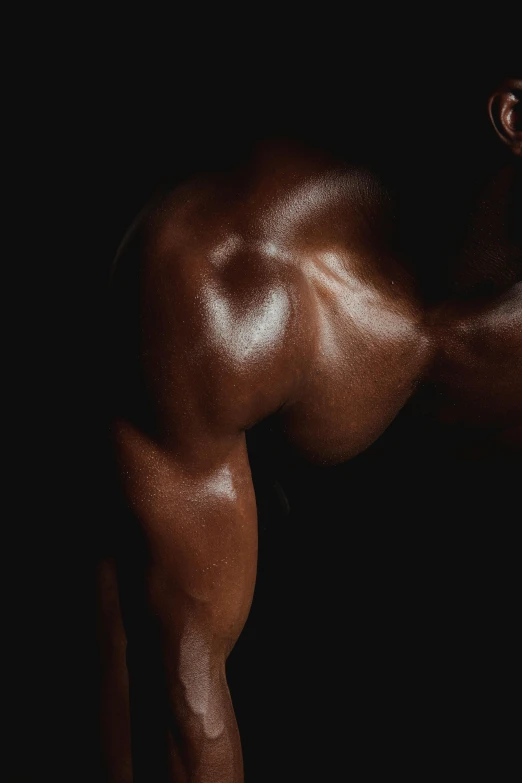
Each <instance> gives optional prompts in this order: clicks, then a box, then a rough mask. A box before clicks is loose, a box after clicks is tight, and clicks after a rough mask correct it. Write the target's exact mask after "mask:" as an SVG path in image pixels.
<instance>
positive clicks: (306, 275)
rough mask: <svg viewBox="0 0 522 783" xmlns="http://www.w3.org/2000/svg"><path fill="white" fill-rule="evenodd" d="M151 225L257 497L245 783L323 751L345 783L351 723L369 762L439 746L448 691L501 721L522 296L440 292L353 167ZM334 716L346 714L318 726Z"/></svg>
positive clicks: (276, 175) (245, 651) (520, 392)
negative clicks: (490, 674)
mask: <svg viewBox="0 0 522 783" xmlns="http://www.w3.org/2000/svg"><path fill="white" fill-rule="evenodd" d="M194 205H195V206H194ZM161 209H162V210H163V212H164V213H165V214H167V215H168V214H169V211H172V213H173V214H174V217H173V219H172V222H171V223H169V225H168V226H167V230H166V231H165V232H164V237H163V238H162V239H161V242H164V245H165V247H167V252H166V253H164V259H165V260H162V261H161V264H171V263H173V264H174V263H177V262H176V261H175V260H171V259H175V257H176V253H177V252H178V251H179V252H181V249H182V248H184V247H187V249H188V250H187V252H189V256H190V258H191V261H190V264H188V266H187V268H186V270H182V273H181V274H182V276H184V277H182V278H181V279H182V284H183V286H184V279H185V277H187V278H188V277H189V278H190V285H187V287H186V288H183V292H184V293H183V297H184V298H183V301H182V299H181V294H180V293H179V290H180V289H181V288H182V286H180V285H177V288H176V289H173V290H172V291H170V292H169V291H168V292H167V295H168V296H169V299H170V298H171V299H172V303H173V304H172V307H173V308H176V307H177V308H179V309H180V312H182V317H183V319H184V320H185V321H186V319H187V317H188V316H187V312H189V313H190V312H194V317H197V318H199V319H201V320H202V322H203V323H204V324H205V329H206V331H205V334H207V335H208V339H207V338H205V339H203V340H202V341H200V342H199V343H197V344H195V345H189V346H188V349H189V350H190V351H191V352H192V353H193V355H194V357H195V361H196V360H198V361H199V360H200V357H204V356H206V355H207V352H208V351H210V350H211V351H214V353H213V354H212V356H217V360H216V364H214V363H213V364H211V365H210V370H211V372H212V374H213V376H215V375H216V374H217V373H223V374H224V377H225V378H226V395H225V396H226V397H227V405H228V403H229V402H230V395H232V403H233V404H232V408H233V409H234V408H236V409H237V410H238V411H239V413H238V420H239V421H240V422H241V423H242V427H243V428H244V429H245V430H246V437H247V444H248V448H249V456H250V462H251V469H252V476H253V480H254V486H255V489H256V496H257V501H258V515H259V530H260V558H259V576H258V583H257V587H256V594H255V597H254V605H253V610H252V613H251V615H250V618H249V620H248V622H247V626H246V628H245V631H244V633H243V635H242V636H241V637H240V640H239V642H238V643H237V645H236V648H235V650H234V651H233V653H232V655H231V658H230V661H229V681H230V687H231V691H232V695H233V699H234V704H235V707H236V712H237V715H238V721H239V725H240V727H241V733H242V738H243V746H244V753H245V760H246V767H247V779H250V780H252V781H254V780H256V779H259V780H262V779H268V777H270V775H272V778H271V779H274V780H285V781H286V780H293V779H298V778H299V776H300V775H303V774H304V773H305V772H306V771H308V772H310V770H312V771H313V770H314V769H315V766H314V765H315V764H316V763H317V765H318V766H317V769H318V770H320V773H319V772H318V773H317V775H320V774H321V775H323V776H324V775H325V774H326V773H325V771H324V770H325V766H324V765H325V757H324V751H323V750H322V749H324V748H328V747H333V750H332V751H331V762H332V764H333V769H336V768H337V769H338V768H339V766H338V765H339V754H340V755H341V756H342V754H343V743H345V742H347V740H346V736H345V734H344V733H345V732H346V729H347V727H348V730H349V732H350V739H349V742H348V746H349V748H348V750H349V752H350V754H356V755H357V754H358V755H360V756H361V758H362V757H364V758H370V756H372V754H373V751H372V748H371V738H372V737H378V738H379V742H380V743H381V747H382V748H383V752H385V753H393V752H396V753H397V755H398V757H400V758H401V759H404V758H410V751H411V746H412V743H413V744H414V745H415V747H416V748H420V749H421V750H422V748H423V747H424V745H423V743H424V744H425V748H426V750H425V754H428V755H429V754H433V753H434V752H435V750H434V749H436V748H437V747H442V746H444V747H445V748H447V747H448V742H449V740H448V734H450V735H452V736H454V737H456V736H457V735H458V732H459V730H460V729H459V719H458V715H456V714H455V711H454V710H453V713H452V714H449V713H448V711H447V710H445V704H447V703H450V702H451V701H452V700H454V699H455V698H456V697H455V694H457V702H458V703H459V704H462V705H465V706H463V707H462V715H463V716H464V717H463V721H464V722H465V723H466V725H467V726H469V725H471V724H470V721H471V722H473V720H475V719H476V720H477V722H479V721H480V720H481V719H482V718H483V717H484V715H485V712H484V710H485V708H484V704H485V702H486V701H489V702H490V703H491V704H492V706H491V708H490V707H488V708H487V709H488V710H489V709H492V710H495V709H498V705H497V706H495V705H494V704H493V702H494V697H493V696H491V694H490V693H489V691H493V690H494V688H493V686H494V683H493V681H492V680H491V678H490V679H489V680H488V681H487V682H486V683H485V684H484V677H483V674H481V673H482V672H483V671H484V668H485V667H486V666H489V667H490V666H493V667H494V669H495V671H498V668H499V666H500V665H501V660H505V657H504V658H503V656H505V654H506V648H507V646H508V641H509V640H508V637H509V632H510V631H509V629H510V627H511V626H510V625H509V622H508V618H509V615H510V613H511V612H512V610H513V591H512V587H511V582H510V580H511V577H512V573H513V572H512V570H511V568H510V567H508V566H507V565H506V563H507V559H506V553H507V554H509V553H510V552H512V551H513V550H514V541H515V527H516V519H517V517H516V512H513V498H514V497H515V495H516V481H517V479H516V474H517V465H518V463H519V462H520V459H521V455H522V328H521V327H522V288H521V284H520V283H517V284H515V285H511V286H508V287H505V288H503V289H502V290H497V291H495V292H492V293H491V294H488V295H484V294H481V295H480V296H475V295H467V296H457V295H454V294H453V295H441V296H430V295H429V274H428V275H426V274H424V275H423V280H422V282H421V281H420V279H419V278H418V276H417V274H416V270H417V269H418V268H419V266H420V265H422V248H418V253H419V254H420V256H418V257H417V258H414V259H413V260H412V258H411V254H410V253H406V252H405V251H404V249H403V248H402V246H401V242H400V237H399V236H398V233H399V232H397V230H396V226H395V223H394V220H395V211H394V205H393V203H392V202H390V200H389V199H388V197H387V196H386V195H383V194H382V192H381V190H380V186H379V183H378V182H376V181H375V179H373V178H372V177H371V176H369V175H368V174H367V173H365V172H361V171H359V170H346V169H341V168H335V167H329V166H323V165H322V164H317V163H313V165H312V164H310V165H308V164H307V163H305V164H302V165H301V164H299V165H296V166H294V165H289V164H287V163H286V162H284V161H283V163H281V165H280V166H279V162H278V161H277V160H276V161H275V162H273V165H272V168H270V167H266V166H265V167H264V168H263V167H261V170H259V169H256V171H255V175H254V176H251V177H250V176H245V177H244V178H238V179H233V180H231V181H230V182H228V183H227V184H226V185H225V186H222V185H221V184H220V183H218V184H217V185H215V184H214V183H212V184H211V185H210V186H207V185H205V186H204V187H203V195H201V191H200V189H199V186H197V185H196V186H194V187H189V188H188V189H185V190H182V191H180V193H178V194H177V195H175V196H174V197H173V198H171V197H169V198H167V200H166V201H165V202H163V205H162V207H161ZM180 212H181V218H180V219H181V221H182V222H184V224H185V225H186V226H188V228H186V230H185V232H184V234H183V236H182V237H181V239H179V240H178V239H177V238H176V241H175V243H174V244H175V245H176V253H170V247H171V244H172V240H171V234H172V233H173V232H174V234H175V233H176V231H177V229H176V221H177V220H178V218H179V214H180ZM172 225H173V226H174V228H173V229H172V228H171V226H172ZM161 242H159V244H160V245H161ZM161 272H162V268H161V266H160V273H161ZM177 274H178V273H177V272H176V275H177ZM168 279H169V277H168V274H167V275H165V280H168ZM179 279H180V278H179V277H177V278H176V280H179ZM426 280H428V286H426ZM427 288H428V293H427ZM187 292H188V294H190V298H191V300H192V301H193V302H195V303H196V304H195V305H194V307H195V309H194V311H191V310H189V311H187V310H185V306H186V301H185V300H186V299H187V296H188V294H187ZM213 361H214V360H213ZM289 368H290V369H289ZM205 372H206V371H205ZM198 377H199V378H200V381H199V383H200V384H201V388H204V385H205V383H206V381H205V378H206V375H205V373H202V374H201V375H198ZM200 391H201V390H200V389H199V387H198V388H197V389H194V390H193V392H194V394H195V395H198V394H199V393H200ZM251 399H253V400H254V402H252V403H251V402H250V400H251ZM209 404H210V405H211V408H212V410H211V414H212V416H215V415H218V414H216V413H215V411H218V413H219V410H220V409H221V407H220V406H222V404H224V403H222V400H221V399H218V400H217V401H216V400H215V399H214V398H212V399H211V400H210V403H209ZM227 411H229V408H227ZM227 415H229V414H228V413H227ZM480 677H482V686H481V689H480V692H478V691H477V690H476V682H477V679H478V678H480ZM486 679H487V678H486ZM479 696H480V698H482V699H483V700H484V701H483V702H482V703H480V699H479ZM337 702H339V703H341V704H342V705H345V708H346V710H347V714H346V715H345V716H344V717H343V718H342V719H338V720H336V721H335V722H334V723H332V721H331V720H330V722H329V723H326V722H323V721H322V718H321V715H322V714H323V713H324V714H327V715H328V714H330V713H331V709H332V705H333V704H335V703H337ZM452 703H454V701H453V702H452ZM274 704H277V708H276V709H274ZM253 705H255V707H254V706H253ZM450 712H451V711H450ZM486 712H487V710H486ZM472 713H473V715H472ZM440 714H444V715H445V718H444V720H445V724H444V725H441V724H440V722H439V719H438V717H437V716H438V715H440ZM290 716H291V717H290ZM480 716H482V718H481V717H480ZM267 727H270V729H269V734H270V737H269V739H268V738H267ZM267 743H268V744H269V746H270V752H267V750H266V748H267ZM368 743H369V744H368ZM450 744H451V743H450ZM304 746H306V747H309V748H310V750H311V751H312V750H315V751H317V752H315V753H314V752H310V753H303V747H304ZM278 748H279V749H280V750H281V753H282V754H284V758H285V759H286V760H285V762H284V765H283V766H282V767H281V770H282V771H281V774H280V777H279V778H274V777H273V769H274V767H273V759H274V758H275V757H276V756H277V749H278ZM347 752H348V751H347ZM372 757H373V756H372ZM263 759H264V760H265V761H263ZM264 763H265V767H266V768H265V767H263V764H264ZM283 770H284V771H283ZM256 774H257V775H258V777H257V778H256ZM423 774H424V773H423ZM317 775H316V778H317V779H320V777H317ZM267 776H268V777H267Z"/></svg>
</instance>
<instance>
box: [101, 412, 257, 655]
mask: <svg viewBox="0 0 522 783" xmlns="http://www.w3.org/2000/svg"><path fill="white" fill-rule="evenodd" d="M115 432H116V435H115V442H116V450H117V458H118V463H119V468H120V475H121V480H122V483H123V490H124V495H125V498H126V501H127V504H128V506H129V509H130V511H131V514H132V517H133V518H134V520H135V521H136V522H137V526H138V529H139V531H140V534H141V538H142V540H143V546H144V548H145V550H146V551H145V552H144V557H145V569H144V582H145V583H144V585H143V588H144V590H145V593H146V600H147V604H148V606H149V608H150V611H151V612H152V613H153V615H154V616H156V617H157V618H158V620H159V622H160V625H161V634H162V638H163V640H164V644H165V645H166V646H167V647H168V648H171V651H172V652H174V651H175V650H179V647H180V645H181V643H182V640H183V638H184V635H186V633H189V634H193V630H192V631H190V630H189V626H190V628H192V629H194V628H195V627H197V628H199V629H200V631H201V633H202V634H204V635H205V636H206V637H207V638H206V642H207V643H210V644H212V646H213V647H215V652H216V654H218V655H219V654H224V655H225V656H226V655H228V653H229V652H230V650H231V649H232V646H233V645H234V643H235V641H236V639H237V637H238V635H239V633H240V632H241V629H242V627H243V625H244V622H245V620H246V617H247V615H248V611H249V608H250V604H251V600H252V594H253V589H254V582H255V572H256V563H257V519H256V505H255V496H254V490H253V486H252V479H251V474H250V467H249V464H248V456H247V452H246V444H245V438H244V434H238V435H236V436H235V437H234V438H233V439H230V440H227V441H226V442H225V441H223V442H219V443H216V442H210V441H209V443H208V444H207V446H206V448H204V449H198V454H199V455H200V454H204V458H201V456H198V457H180V456H179V455H173V454H172V453H169V452H168V451H166V450H165V449H164V448H162V447H160V446H159V445H158V444H156V443H154V442H153V441H151V440H150V439H148V438H147V437H146V436H144V435H143V434H142V433H140V432H139V431H138V430H136V429H135V428H134V427H132V426H131V425H129V424H121V423H119V424H118V427H117V428H116V429H115ZM130 568H132V566H130ZM127 570H128V569H127ZM174 657H177V656H174Z"/></svg>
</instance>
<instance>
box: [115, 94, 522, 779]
mask: <svg viewBox="0 0 522 783" xmlns="http://www.w3.org/2000/svg"><path fill="white" fill-rule="evenodd" d="M521 91H522V81H521V80H520V79H511V80H507V81H506V82H505V83H504V84H503V85H500V86H499V88H498V89H497V90H495V92H494V93H493V94H492V95H491V96H490V100H489V103H488V111H489V116H490V120H491V124H492V126H493V128H494V130H495V133H496V136H497V137H498V145H499V147H502V153H501V156H502V157H501V164H500V165H498V166H496V167H495V169H494V171H492V170H490V169H489V168H487V167H486V166H485V167H484V169H485V172H486V173H485V174H484V181H483V184H482V186H481V187H480V188H476V189H475V191H474V193H473V198H472V199H471V202H468V203H465V204H463V205H462V214H461V217H460V224H461V226H462V230H461V231H460V233H459V241H458V243H454V245H453V246H451V247H450V244H451V243H450V240H451V239H452V238H453V236H454V235H453V234H452V233H451V231H449V229H448V230H447V232H446V234H445V226H444V223H443V221H442V220H440V222H439V223H438V225H437V222H436V221H435V218H432V219H433V221H434V222H433V223H432V229H433V235H434V237H435V239H434V242H436V243H437V247H440V248H443V247H445V236H446V235H447V237H448V238H449V239H448V242H447V245H446V249H447V250H448V253H447V259H448V260H447V261H441V262H440V263H439V264H438V265H437V266H436V267H435V266H434V267H433V270H434V271H433V277H432V278H431V277H430V267H429V264H428V263H424V259H423V253H422V247H421V246H416V245H415V243H413V246H412V245H408V244H407V243H405V242H404V241H403V234H404V226H403V222H404V221H405V223H406V225H407V224H408V219H407V216H408V215H409V214H414V211H415V210H417V209H418V205H417V204H416V203H415V202H416V194H412V195H411V203H406V204H405V203H403V202H402V201H401V200H400V198H399V196H398V195H397V192H396V191H395V190H394V189H393V187H390V186H389V183H388V182H387V181H385V179H384V178H381V177H379V176H378V175H377V174H376V173H375V172H374V171H372V170H371V169H369V168H365V167H362V166H350V165H347V164H346V163H345V162H344V161H339V160H337V159H334V158H329V157H328V156H326V155H323V154H319V153H318V152H317V151H314V150H312V151H310V152H308V151H306V150H303V149H301V148H297V147H296V148H292V147H291V145H287V144H281V145H278V144H267V145H265V146H264V147H260V149H259V150H258V151H257V152H256V154H255V155H254V157H253V158H252V160H250V161H249V162H248V163H247V164H243V167H242V168H241V169H238V170H234V171H230V172H229V173H228V174H227V175H223V174H221V175H212V176H210V175H209V176H208V177H201V178H199V179H197V180H194V181H189V182H188V183H185V184H183V185H181V186H179V187H178V188H177V189H176V190H174V191H173V192H170V193H167V194H166V195H163V196H161V197H160V198H158V199H157V200H156V201H154V202H153V203H151V204H150V205H149V206H148V207H147V208H146V209H145V210H144V211H143V212H142V213H141V215H140V216H139V218H138V220H137V221H136V223H135V224H134V226H133V227H132V229H131V231H130V232H129V233H128V235H127V237H126V239H125V241H124V242H123V244H122V246H121V248H120V251H119V254H118V257H117V259H116V262H115V267H114V270H113V275H112V280H111V290H110V310H111V328H110V335H109V339H110V364H111V368H110V373H111V387H110V408H111V410H110V415H111V442H112V445H113V451H114V464H115V476H116V480H117V481H118V483H119V487H120V492H121V498H122V505H123V507H124V509H125V511H124V514H123V520H124V521H123V523H122V524H121V525H120V528H119V530H120V533H119V536H120V538H119V544H118V552H117V554H116V557H115V561H114V563H111V565H110V569H112V571H111V573H112V574H113V578H115V576H114V575H115V574H116V572H117V573H118V579H119V595H120V597H119V600H120V602H121V612H122V617H123V626H124V630H123V626H121V623H120V624H119V625H118V630H117V631H115V633H118V634H119V636H118V638H119V639H120V640H121V639H122V638H123V634H124V635H125V639H126V641H127V643H128V657H127V662H125V661H122V660H121V657H122V656H121V653H120V659H119V663H118V662H117V661H116V662H115V663H114V667H115V671H118V672H119V680H118V681H119V682H120V681H122V677H121V672H122V669H123V668H124V667H126V665H128V677H129V682H130V686H129V687H130V694H131V695H130V708H128V714H129V715H130V718H129V717H127V718H125V719H121V721H119V722H118V727H119V728H118V731H119V733H118V737H119V739H118V740H117V741H116V740H111V738H110V736H109V737H108V739H107V743H106V744H107V747H108V748H109V750H108V751H107V753H108V755H109V756H110V755H111V753H112V754H113V756H117V755H119V756H120V757H121V756H123V755H127V756H128V757H129V758H128V759H127V762H126V763H125V764H120V765H118V764H116V763H113V764H112V767H111V769H112V770H113V771H112V772H111V778H110V779H111V781H113V783H127V781H129V780H130V777H129V775H130V768H131V766H132V765H133V766H134V782H135V783H140V781H142V780H148V781H150V783H152V779H151V778H150V777H147V774H148V773H147V765H148V763H150V761H148V759H150V754H151V752H152V751H151V749H150V747H148V746H147V742H148V740H147V736H146V734H147V732H146V731H145V730H144V729H143V726H142V723H141V719H140V717H139V716H138V717H136V715H135V714H133V681H134V682H135V683H138V685H137V686H135V687H136V692H137V691H138V690H139V688H140V687H142V686H141V685H139V683H141V684H142V685H143V684H144V683H145V685H143V687H146V683H147V682H148V679H149V678H150V671H151V661H154V662H155V665H156V666H157V671H155V675H154V676H155V677H156V676H157V677H158V684H157V685H154V686H152V685H151V686H150V691H151V692H152V691H153V690H154V688H156V690H157V694H159V695H158V696H157V700H156V702H154V704H156V705H158V704H161V705H162V706H161V709H160V708H158V709H157V714H156V716H155V717H154V719H151V725H152V728H151V729H150V730H151V732H152V731H154V732H156V734H161V735H162V738H163V739H162V741H163V740H164V744H163V745H162V746H161V747H162V748H163V750H162V751H161V753H164V756H165V762H164V765H165V766H164V769H163V777H161V780H172V781H176V783H178V782H181V783H185V781H186V782H187V783H188V782H189V781H190V783H242V781H243V769H242V755H241V743H240V739H239V732H238V727H237V724H236V720H235V716H234V710H233V707H232V703H231V699H230V694H229V690H228V686H227V681H226V676H225V663H226V660H227V658H228V656H229V654H230V652H231V650H232V649H233V647H234V645H235V643H236V641H237V639H238V637H239V635H240V633H241V631H242V628H243V626H244V624H245V622H246V619H247V617H248V613H249V610H250V606H251V602H252V596H253V592H254V585H255V579H256V565H257V555H258V531H257V517H256V498H255V492H254V487H253V483H252V476H251V468H250V464H249V457H248V453H247V447H246V433H247V432H248V431H249V430H251V429H253V428H255V427H257V426H258V425H259V424H260V423H262V422H264V421H267V420H269V419H270V420H274V421H276V422H277V426H278V427H279V428H280V431H281V433H282V436H283V438H284V440H285V442H286V443H287V444H288V446H289V448H291V449H292V450H293V451H294V452H296V453H297V454H299V456H300V457H301V458H303V459H304V460H306V461H308V462H310V463H311V464H316V465H324V466H328V465H331V466H333V465H338V464H341V463H344V462H346V461H347V460H351V459H352V458H354V457H356V456H357V455H360V454H362V453H363V452H365V450H367V449H368V448H369V447H370V446H371V445H372V444H374V443H375V442H376V441H378V439H379V438H380V437H381V436H382V435H383V433H384V432H385V431H386V430H387V429H388V428H389V426H390V425H391V424H392V422H394V421H395V420H396V419H397V417H398V415H399V414H400V413H401V412H403V411H405V410H410V409H411V410H412V411H416V410H418V411H421V413H419V415H422V416H423V417H427V418H429V419H430V420H432V421H434V422H439V423H441V424H444V426H449V427H450V428H454V430H455V432H456V433H458V437H457V436H456V441H455V442H456V443H457V441H458V444H459V445H456V446H455V448H456V449H458V448H462V452H463V454H464V453H465V454H468V451H470V450H469V449H468V445H469V443H468V441H469V442H471V441H472V442H473V444H474V448H475V447H476V448H478V451H479V452H480V453H481V454H482V453H488V454H495V455H497V454H498V455H499V458H502V459H506V460H510V459H513V460H519V459H520V457H521V455H522V243H521V241H520V221H521V220H522V214H521V202H520V200H519V199H520V174H521V172H520V163H521V155H522V127H521V125H520V94H521ZM495 154H496V153H495ZM495 160H496V158H495ZM404 216H406V218H405V217H404ZM468 433H472V435H470V436H469V438H468ZM467 438H468V440H467ZM477 443H478V444H479V446H477V445H476V444H477ZM470 458H471V459H473V455H472V454H471V451H470ZM136 552H139V557H135V554H136ZM104 573H105V572H104ZM111 589H112V588H111ZM144 639H146V641H145V642H144ZM116 647H117V649H121V643H120V645H119V646H118V645H116ZM133 649H134V650H137V651H138V652H137V653H134V652H133ZM115 698H116V697H115ZM134 704H135V705H136V708H135V709H138V707H139V705H140V704H141V709H143V704H144V702H143V701H141V702H140V699H139V698H137V697H136V698H135V701H134ZM124 720H127V721H128V722H130V724H132V755H133V761H132V762H131V761H130V755H131V748H130V740H129V742H128V746H127V748H124V749H122V740H121V736H122V729H121V726H122V721H124ZM110 731H111V729H110V728H109V727H108V728H106V733H108V734H109V735H110ZM123 744H124V743H123ZM110 748H113V750H112V751H111V750H110ZM158 752H159V751H158ZM159 779H160V778H159V777H158V780H159ZM154 780H156V778H154Z"/></svg>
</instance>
